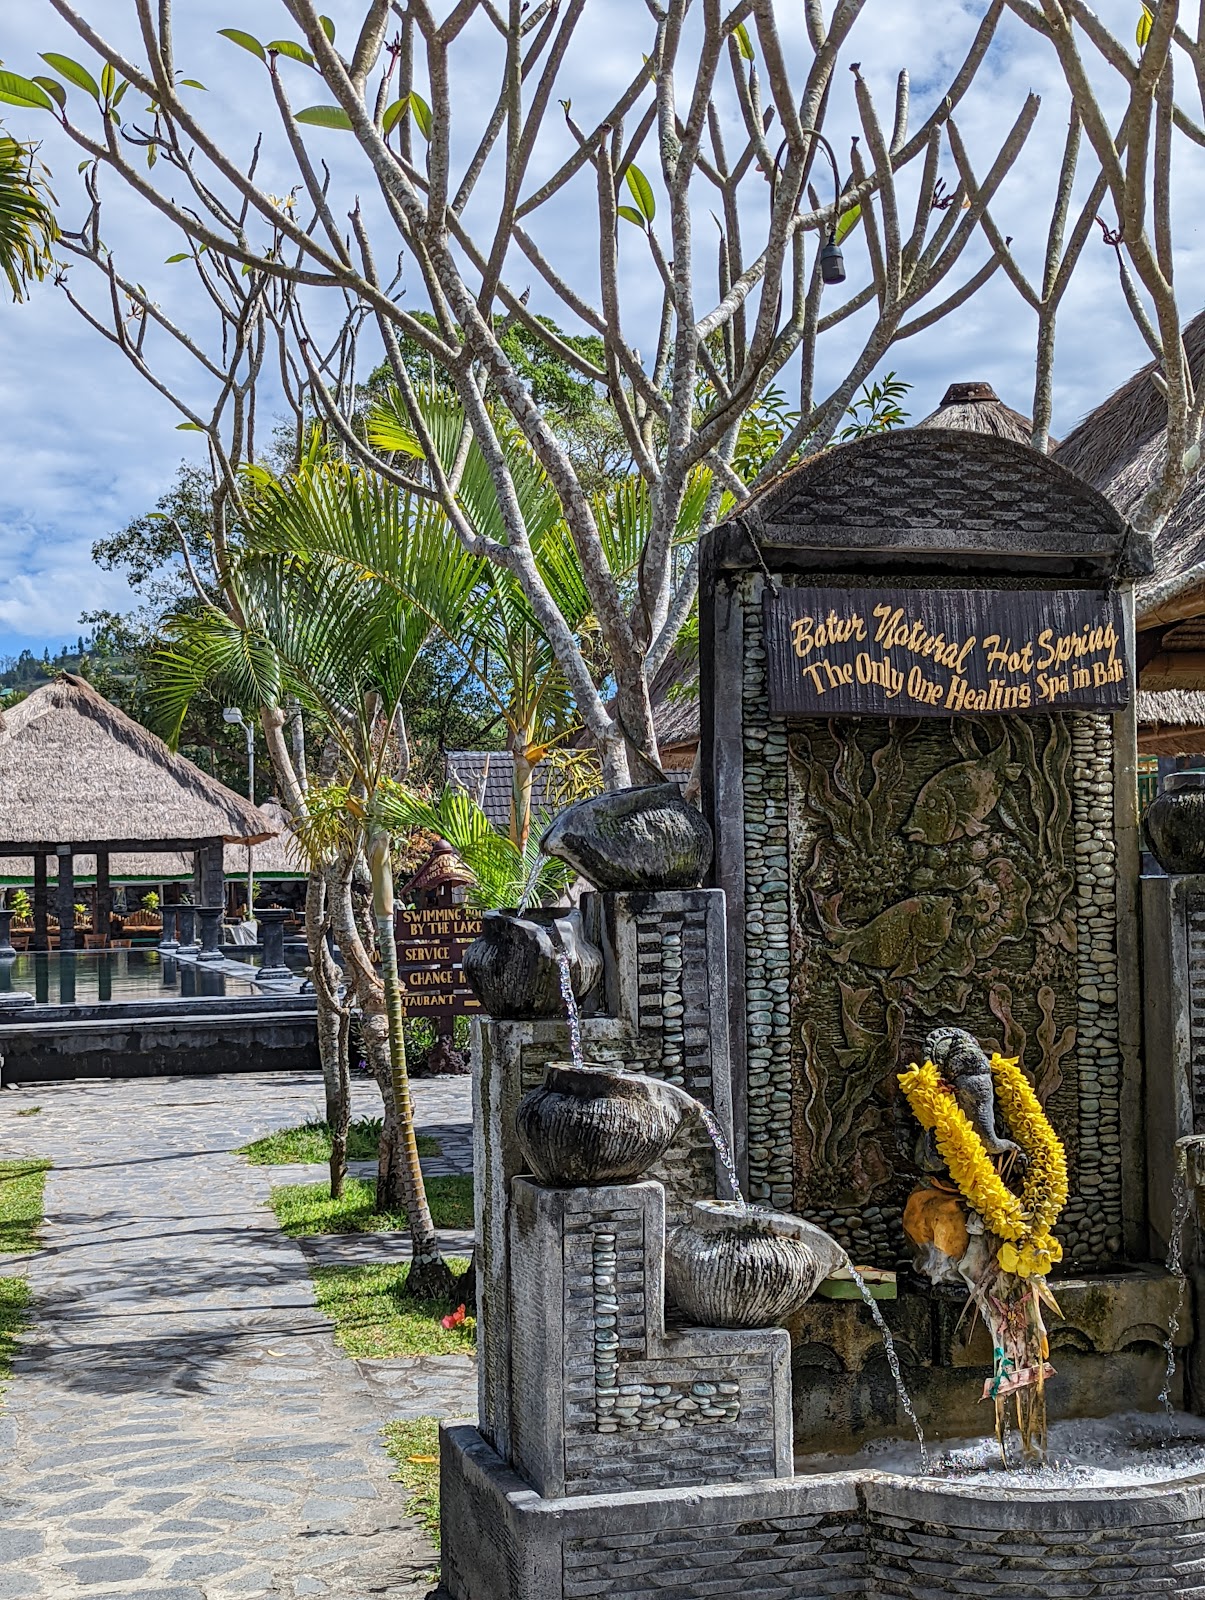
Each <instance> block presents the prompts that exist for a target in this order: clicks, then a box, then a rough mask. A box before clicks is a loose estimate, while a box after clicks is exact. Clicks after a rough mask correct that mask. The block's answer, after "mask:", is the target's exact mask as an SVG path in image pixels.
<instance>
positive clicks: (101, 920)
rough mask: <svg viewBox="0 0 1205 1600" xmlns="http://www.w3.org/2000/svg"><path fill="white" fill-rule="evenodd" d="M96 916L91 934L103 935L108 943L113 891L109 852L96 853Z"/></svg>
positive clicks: (99, 851) (100, 851)
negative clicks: (110, 881)
mask: <svg viewBox="0 0 1205 1600" xmlns="http://www.w3.org/2000/svg"><path fill="white" fill-rule="evenodd" d="M95 904H96V914H95V916H94V917H93V919H92V931H93V933H103V934H104V936H105V943H106V944H108V942H109V917H110V916H111V915H112V911H113V890H112V887H111V885H110V883H109V852H108V851H107V850H98V851H97V852H96V896H95Z"/></svg>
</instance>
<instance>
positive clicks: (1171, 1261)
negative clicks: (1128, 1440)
mask: <svg viewBox="0 0 1205 1600" xmlns="http://www.w3.org/2000/svg"><path fill="white" fill-rule="evenodd" d="M1191 1207H1192V1195H1191V1194H1190V1193H1189V1188H1188V1157H1187V1154H1186V1153H1185V1151H1184V1149H1183V1147H1181V1146H1177V1147H1176V1167H1175V1172H1174V1173H1173V1175H1172V1221H1171V1236H1170V1238H1169V1239H1168V1242H1167V1270H1168V1271H1169V1272H1170V1273H1173V1274H1174V1275H1175V1277H1176V1278H1178V1279H1179V1282H1180V1295H1179V1296H1178V1297H1177V1300H1176V1304H1175V1306H1174V1307H1173V1308H1172V1313H1171V1316H1170V1317H1169V1318H1168V1323H1167V1337H1166V1338H1165V1339H1164V1341H1163V1348H1164V1349H1165V1350H1166V1351H1167V1368H1166V1371H1165V1372H1164V1376H1163V1388H1162V1389H1161V1390H1160V1391H1159V1399H1160V1401H1161V1403H1162V1405H1163V1409H1164V1411H1166V1413H1167V1418H1168V1422H1169V1423H1170V1424H1171V1431H1172V1437H1173V1438H1179V1429H1178V1427H1177V1424H1176V1408H1175V1406H1174V1405H1173V1403H1172V1385H1173V1384H1174V1383H1175V1381H1176V1335H1177V1333H1179V1331H1180V1299H1181V1298H1182V1296H1183V1293H1184V1288H1185V1279H1184V1224H1185V1223H1186V1222H1187V1221H1188V1213H1189V1210H1190V1209H1191Z"/></svg>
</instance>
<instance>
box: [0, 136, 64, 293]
mask: <svg viewBox="0 0 1205 1600" xmlns="http://www.w3.org/2000/svg"><path fill="white" fill-rule="evenodd" d="M53 199H54V197H53V196H52V195H51V193H50V191H49V189H47V187H46V184H45V181H44V169H42V168H41V166H40V165H39V163H38V161H37V159H36V157H35V155H34V152H33V150H32V148H31V147H30V146H29V145H26V144H22V143H20V141H19V140H17V139H14V138H12V137H11V136H10V135H9V134H7V133H3V132H0V272H3V274H4V276H5V277H6V278H7V279H8V286H9V288H10V289H11V290H12V293H13V299H14V300H23V299H24V298H25V291H26V289H27V287H28V285H29V283H30V281H31V280H32V279H34V278H43V277H45V276H46V273H47V271H48V270H49V269H50V267H51V265H52V256H51V246H52V245H53V244H54V241H55V240H56V239H57V238H58V236H59V228H58V223H57V222H56V221H55V216H54V210H53Z"/></svg>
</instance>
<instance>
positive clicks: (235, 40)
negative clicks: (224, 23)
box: [218, 28, 268, 63]
mask: <svg viewBox="0 0 1205 1600" xmlns="http://www.w3.org/2000/svg"><path fill="white" fill-rule="evenodd" d="M218 33H219V34H220V35H221V37H222V38H223V39H229V40H230V42H231V44H237V45H238V46H239V48H240V49H242V50H249V51H250V52H251V54H252V55H253V56H258V57H259V59H260V60H261V61H263V62H265V63H266V62H267V59H268V57H267V54H266V53H265V51H264V47H263V45H262V44H260V42H259V40H258V39H257V38H255V36H254V35H253V34H250V33H244V32H243V30H242V29H241V28H219V29H218Z"/></svg>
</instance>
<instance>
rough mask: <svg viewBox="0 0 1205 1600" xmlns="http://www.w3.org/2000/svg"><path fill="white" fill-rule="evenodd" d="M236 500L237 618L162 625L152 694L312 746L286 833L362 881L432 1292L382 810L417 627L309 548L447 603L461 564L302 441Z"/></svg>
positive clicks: (384, 495) (364, 982)
mask: <svg viewBox="0 0 1205 1600" xmlns="http://www.w3.org/2000/svg"><path fill="white" fill-rule="evenodd" d="M244 502H245V506H246V523H245V527H244V529H243V535H242V541H241V544H240V546H239V548H238V550H237V551H236V552H235V553H234V554H233V556H232V559H231V564H230V568H229V570H228V574H227V588H228V591H229V593H230V595H231V597H232V599H233V600H234V602H235V605H236V608H237V611H238V616H237V617H234V616H231V615H229V614H227V613H226V612H224V611H221V610H219V609H218V608H216V607H210V608H207V609H205V610H204V611H202V612H201V613H199V614H192V615H177V616H176V617H174V618H173V619H171V621H170V625H169V632H170V635H171V639H172V645H171V648H170V649H168V650H165V651H163V652H161V654H160V655H159V657H158V658H157V661H156V667H155V682H154V684H153V687H152V698H153V700H154V703H155V704H156V706H157V708H158V710H159V712H160V714H161V716H162V717H163V719H164V722H165V724H166V725H167V727H168V730H169V732H171V731H173V730H178V728H179V726H180V724H181V722H182V720H183V717H184V714H185V712H186V711H187V708H188V706H189V704H190V703H191V700H192V698H193V696H194V695H195V694H196V693H197V692H198V691H199V689H200V688H201V687H202V686H204V685H206V684H214V683H220V684H221V685H222V687H223V690H224V691H225V692H226V693H229V694H232V695H234V696H235V697H236V698H238V699H240V700H241V701H242V703H243V704H247V703H255V704H258V705H260V706H262V707H268V708H270V709H273V710H279V709H281V708H283V707H284V706H285V705H286V704H288V703H289V702H290V700H295V701H296V702H298V703H299V704H300V705H301V706H302V708H303V709H304V711H305V712H306V713H307V714H308V717H309V718H310V719H311V722H312V724H313V725H314V726H315V727H316V728H317V729H318V730H319V731H320V733H321V735H322V737H323V738H324V739H325V741H326V746H327V765H328V767H330V768H332V769H334V770H333V773H332V777H331V781H329V782H327V783H326V784H325V785H324V786H323V787H320V788H315V789H311V791H310V792H309V794H308V795H307V804H306V811H305V815H304V817H303V819H302V824H301V827H300V829H299V838H300V841H301V843H302V846H303V848H305V849H306V851H307V853H308V854H309V855H310V857H311V859H312V860H313V861H316V862H327V863H329V862H332V861H335V862H339V863H342V873H343V880H344V887H345V888H346V890H347V900H348V904H350V883H351V876H352V872H353V870H354V865H355V863H356V862H357V861H358V860H359V861H364V862H365V863H366V864H367V868H368V871H369V873H370V876H371V882H372V896H373V914H374V920H375V928H376V936H377V944H378V948H379V952H380V958H381V980H380V982H381V984H382V986H383V991H384V1013H385V1015H384V1021H385V1034H386V1044H387V1050H388V1067H389V1083H390V1088H391V1100H392V1108H391V1109H392V1114H393V1117H394V1118H395V1119H396V1126H397V1131H398V1142H399V1147H400V1157H401V1159H400V1163H399V1170H398V1173H397V1181H398V1186H399V1189H400V1197H401V1200H402V1203H403V1205H404V1207H405V1211H406V1216H407V1220H408V1222H409V1226H410V1234H411V1241H412V1257H411V1267H410V1274H409V1278H408V1280H407V1288H408V1292H410V1293H411V1294H413V1295H415V1296H417V1297H419V1298H429V1299H446V1298H447V1297H448V1295H450V1293H451V1289H452V1277H451V1274H450V1271H449V1269H448V1267H447V1265H446V1263H445V1262H444V1260H443V1258H442V1255H441V1252H440V1249H439V1240H438V1237H437V1235H436V1232H435V1228H434V1226H433V1224H432V1221H431V1214H430V1209H429V1207H428V1204H427V1197H426V1190H425V1187H424V1183H423V1176H422V1169H421V1167H420V1164H419V1158H418V1148H417V1143H416V1140H415V1134H414V1118H413V1108H412V1104H411V1098H410V1080H409V1074H408V1071H407V1062H406V1042H405V1033H404V1028H403V1023H404V1017H403V1005H402V993H401V984H400V980H399V976H398V967H397V949H396V945H395V941H394V925H393V877H394V873H393V851H392V836H391V833H390V824H389V819H388V816H387V815H386V814H385V811H384V809H383V807H384V802H385V800H386V798H387V796H388V795H389V794H391V793H392V791H393V789H394V788H395V786H396V784H397V782H398V780H399V779H402V778H404V777H405V775H406V770H407V768H408V765H409V751H408V746H407V742H406V732H405V725H404V720H403V718H402V714H401V700H402V694H403V692H404V690H405V687H406V683H407V680H408V678H409V676H410V673H411V672H412V670H413V668H414V665H415V663H416V661H417V659H418V656H419V652H420V651H421V650H422V648H423V645H424V644H425V642H426V640H427V638H428V636H429V634H430V631H431V625H430V623H429V621H428V620H427V618H426V616H425V615H424V614H423V613H422V612H420V611H418V610H417V609H416V608H415V607H413V606H410V605H408V604H407V603H406V602H405V600H404V599H403V598H402V596H401V594H400V593H399V590H398V588H397V587H396V586H394V585H390V584H385V583H380V582H374V581H372V574H371V571H370V570H369V569H368V567H367V566H365V567H361V568H356V567H353V566H351V565H350V564H348V563H347V562H336V561H333V560H331V559H330V558H328V557H327V556H325V555H324V554H322V552H321V547H322V546H324V545H332V544H337V543H339V542H340V541H343V542H346V541H349V540H353V539H354V540H355V542H356V544H357V546H358V547H359V548H360V549H361V550H362V552H364V553H365V554H366V555H367V556H368V557H369V561H370V562H372V561H375V562H377V563H379V564H385V563H386V562H388V563H390V564H392V565H393V566H394V567H395V568H398V569H400V570H405V567H406V563H407V562H408V561H413V562H414V563H415V565H416V566H418V567H421V568H424V569H432V568H433V569H434V570H432V571H431V572H430V575H429V578H428V585H429V588H430V590H431V592H432V594H433V595H435V594H436V593H437V591H438V601H439V604H440V605H441V606H449V607H450V606H452V605H453V604H454V603H455V598H456V595H457V594H458V593H459V595H460V596H461V599H462V601H463V599H464V598H465V597H467V594H468V593H469V592H470V591H471V588H472V585H473V582H474V579H475V566H474V564H473V563H471V562H469V560H468V558H467V557H463V556H462V558H461V559H460V560H459V561H456V560H453V561H451V562H447V561H442V560H439V559H437V558H438V557H440V556H441V555H442V554H443V552H442V547H441V546H440V544H439V542H438V539H437V538H436V539H435V542H434V544H433V543H432V538H433V535H435V534H438V531H439V530H438V527H437V524H436V514H435V512H434V509H433V508H428V507H427V505H426V504H425V503H419V504H410V503H408V502H405V501H404V499H403V498H402V497H399V496H398V495H397V494H396V493H395V492H394V491H392V490H391V489H389V488H388V487H387V486H385V485H383V484H381V482H380V481H379V480H377V479H375V478H372V477H369V476H367V475H366V474H364V473H362V472H357V471H353V470H352V469H351V468H349V467H348V466H346V465H345V464H343V463H341V462H339V461H336V460H333V459H331V458H330V457H328V456H327V455H325V454H324V453H323V452H321V451H320V450H318V449H316V448H315V449H314V450H312V451H311V452H310V454H309V456H308V457H307V459H306V460H305V461H303V462H302V464H301V466H300V467H299V468H298V469H297V470H296V471H295V472H294V473H292V474H291V475H290V476H289V477H288V478H286V479H284V480H278V479H275V478H273V477H272V476H271V475H270V474H269V473H267V472H266V471H264V470H262V469H249V470H248V472H247V474H246V485H245V494H244ZM337 932H338V935H339V941H340V947H341V949H343V951H344V954H345V956H348V958H349V963H350V965H351V966H352V972H353V981H356V982H357V983H358V984H359V988H358V991H357V992H358V993H359V995H360V997H361V1001H362V1010H363V1009H365V1007H364V1004H363V1002H364V1000H365V999H366V998H368V992H369V991H370V990H371V988H372V985H373V984H375V982H376V979H375V975H374V974H372V973H371V971H370V970H368V968H367V964H366V963H365V962H363V961H362V960H358V959H357V956H356V952H355V945H356V944H357V942H358V940H357V936H356V933H355V928H354V921H353V919H352V917H351V916H350V915H349V914H346V915H344V917H343V920H342V921H341V922H340V924H339V926H338V929H337ZM367 1021H368V1018H366V1023H367Z"/></svg>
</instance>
